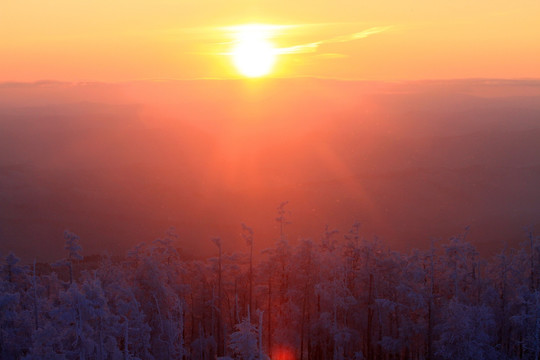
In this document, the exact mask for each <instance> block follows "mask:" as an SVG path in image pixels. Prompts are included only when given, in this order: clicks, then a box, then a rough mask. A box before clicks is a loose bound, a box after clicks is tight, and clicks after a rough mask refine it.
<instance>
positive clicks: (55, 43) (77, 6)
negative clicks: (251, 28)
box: [0, 0, 540, 82]
mask: <svg viewBox="0 0 540 360" xmlns="http://www.w3.org/2000/svg"><path fill="white" fill-rule="evenodd" d="M539 21H540V2H538V1H536V0H517V1H507V0H504V1H502V0H489V1H488V0H478V1H468V0H456V1H432V0H430V1H427V0H420V1H414V2H411V1H397V0H382V1H357V0H354V1H353V0H336V1H313V0H309V1H308V0H297V1H284V0H272V1H270V0H268V1H254V0H250V1H247V0H230V1H222V0H202V1H185V0H184V1H172V0H167V1H165V0H155V1H151V2H149V1H142V0H117V1H108V0H107V1H105V0H94V1H88V0H84V1H83V0H53V1H42V0H20V1H12V0H6V1H2V2H0V38H1V41H0V81H4V82H5V81H21V82H32V81H40V80H59V81H109V82H116V81H133V80H154V79H199V78H217V79H230V78H238V77H242V74H241V73H239V71H238V69H237V68H235V66H234V64H233V61H232V57H231V54H230V52H231V49H232V47H233V46H234V41H235V35H234V32H231V29H232V28H234V27H235V26H239V25H243V24H262V25H264V26H268V28H270V29H272V30H271V31H270V32H269V34H268V40H269V41H270V42H271V43H272V45H273V46H275V47H276V49H278V50H279V51H278V55H277V58H276V61H275V64H274V65H273V67H272V71H271V72H270V74H268V76H271V77H280V78H289V77H321V78H337V79H344V80H382V81H397V80H424V79H456V78H457V79H462V78H506V79H516V78H520V79H521V78H538V77H540V67H539V66H538V64H539V63H540V27H538V23H539Z"/></svg>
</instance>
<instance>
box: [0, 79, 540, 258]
mask: <svg viewBox="0 0 540 360" xmlns="http://www.w3.org/2000/svg"><path fill="white" fill-rule="evenodd" d="M539 96H540V82H538V81H532V80H531V81H508V80H490V81H487V80H461V81H423V82H400V83H397V82H393V83H388V82H386V83H383V82H360V81H337V80H321V79H313V78H304V79H275V80H264V81H262V80H255V81H244V80H228V81H225V80H197V81H165V82H134V83H114V84H113V83H62V82H39V83H4V84H2V86H1V87H0V198H1V202H0V237H1V239H2V241H1V243H0V246H1V249H0V251H2V252H3V253H5V251H7V250H13V251H15V252H16V253H17V254H19V256H21V255H22V256H23V257H24V258H27V259H31V258H34V257H37V258H38V259H42V260H51V259H55V258H57V257H58V256H59V255H58V253H59V252H61V251H62V249H63V245H62V243H63V241H64V239H63V238H62V233H63V231H64V230H65V229H70V230H72V231H76V232H77V233H78V234H79V235H80V236H81V238H82V239H83V240H82V241H83V244H84V249H85V253H87V254H91V253H99V252H102V251H104V250H107V251H109V252H113V253H120V254H122V253H124V252H125V250H127V249H128V248H130V247H132V246H134V245H135V244H137V243H139V242H141V241H151V240H153V239H155V238H158V237H160V236H162V235H163V234H164V232H165V231H166V230H167V229H168V228H169V227H170V226H174V227H175V228H176V231H177V233H178V234H179V235H180V247H181V248H182V249H183V251H184V252H185V253H187V254H189V255H191V256H199V255H201V254H202V255H208V253H209V251H210V250H209V249H211V242H210V238H211V237H212V236H220V237H222V239H223V243H224V247H225V248H226V249H229V250H233V249H242V248H243V247H244V246H245V245H244V243H243V241H242V240H241V237H240V232H241V223H246V224H248V225H250V226H251V227H252V228H253V229H254V231H255V236H256V238H257V242H256V243H255V244H256V248H257V249H258V250H261V249H263V248H264V247H266V246H270V245H271V244H273V242H274V241H275V240H276V239H277V238H278V236H279V229H278V228H277V223H276V221H275V217H276V216H277V215H276V214H277V210H276V208H277V206H278V205H279V204H280V203H281V202H282V201H289V204H288V205H287V211H289V212H290V213H289V219H290V221H291V224H290V225H288V227H287V236H288V239H289V240H290V241H293V242H295V241H296V240H297V239H298V238H300V237H304V238H306V237H311V238H313V239H319V238H320V237H321V236H322V234H323V232H324V228H325V225H328V226H329V228H330V229H334V228H336V229H339V230H341V231H342V232H346V231H348V229H349V228H350V226H351V225H352V224H353V223H354V222H355V221H359V222H360V223H361V224H362V227H361V229H362V234H363V235H364V236H366V237H368V238H372V237H373V236H379V237H381V238H382V239H384V240H385V241H386V242H387V243H388V244H389V245H391V246H392V247H394V248H398V249H404V250H406V249H410V248H413V247H425V246H426V245H427V244H428V243H429V241H430V239H431V238H432V237H434V238H443V239H446V238H448V237H449V236H451V235H454V234H457V233H460V232H462V230H463V228H465V227H466V226H469V225H470V226H471V231H470V234H469V238H468V239H469V241H471V242H473V243H475V244H476V245H477V246H479V247H480V248H481V249H484V250H488V251H489V250H499V249H500V248H501V247H502V246H504V244H505V243H507V244H517V243H519V242H521V241H522V240H524V239H525V237H524V231H523V227H524V226H526V225H535V224H536V225H538V214H539V210H540V209H539V204H540V189H539V188H538V184H539V183H540V142H539V141H538V139H540V124H539V122H538V119H539V118H540V101H539V99H540V98H539Z"/></svg>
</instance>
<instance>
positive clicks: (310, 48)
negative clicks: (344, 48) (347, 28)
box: [278, 26, 391, 54]
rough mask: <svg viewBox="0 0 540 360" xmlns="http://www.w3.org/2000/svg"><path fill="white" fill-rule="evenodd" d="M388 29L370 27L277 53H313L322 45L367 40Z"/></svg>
mask: <svg viewBox="0 0 540 360" xmlns="http://www.w3.org/2000/svg"><path fill="white" fill-rule="evenodd" d="M390 28H391V26H375V27H371V28H369V29H366V30H363V31H359V32H355V33H352V34H347V35H340V36H335V37H333V38H330V39H325V40H319V41H315V42H311V43H307V44H301V45H295V46H290V47H286V48H280V49H278V51H279V53H280V54H306V53H314V52H316V51H317V50H318V48H319V47H320V46H321V45H324V44H335V43H344V42H349V41H354V40H358V39H364V38H367V37H368V36H371V35H375V34H379V33H382V32H385V31H388V30H389V29H390Z"/></svg>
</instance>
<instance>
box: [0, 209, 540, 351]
mask: <svg viewBox="0 0 540 360" xmlns="http://www.w3.org/2000/svg"><path fill="white" fill-rule="evenodd" d="M284 204H285V203H283V204H282V206H280V207H279V208H278V217H277V221H278V223H279V224H278V225H279V229H280V234H279V235H278V236H276V237H277V239H276V242H275V245H274V246H273V247H271V248H268V249H266V250H264V251H263V252H262V253H261V254H258V253H257V254H254V252H253V244H254V242H256V241H257V237H256V233H255V234H254V232H253V230H252V229H251V228H250V227H248V226H246V225H242V227H241V229H240V231H241V234H242V236H243V238H244V240H245V245H246V246H245V248H244V249H242V250H241V251H238V252H236V253H232V254H230V253H224V252H222V242H223V241H225V240H224V239H219V238H214V239H212V241H213V243H214V245H215V247H214V249H215V254H216V256H214V257H211V258H208V259H187V258H183V256H182V255H181V254H182V252H181V249H178V248H177V247H176V246H175V243H176V242H177V240H178V236H177V235H176V234H175V232H174V230H173V229H170V230H169V231H167V232H166V235H165V236H164V237H163V238H162V239H157V240H155V241H153V242H152V243H150V244H146V243H143V244H140V245H138V246H136V247H134V248H133V249H131V250H130V251H129V252H128V253H127V255H126V256H125V257H117V256H107V255H99V256H97V255H92V256H88V257H86V258H83V251H82V249H83V247H84V241H83V239H79V237H78V236H77V235H76V234H74V233H72V232H69V231H66V232H65V234H64V237H65V251H64V255H65V256H64V259H61V260H59V261H57V262H56V263H53V264H43V263H38V264H36V263H35V262H34V263H33V264H30V265H21V261H20V260H19V259H18V258H17V257H16V256H15V255H14V254H13V253H9V254H7V256H4V261H3V264H2V268H1V280H0V281H1V282H0V287H1V295H0V309H1V311H0V349H1V353H0V354H1V359H4V360H8V359H99V360H105V359H111V360H112V359H124V360H127V359H201V360H203V359H216V358H217V359H241V360H255V359H282V360H292V359H300V360H301V359H321V360H322V359H368V360H372V359H388V360H390V359H396V360H397V359H400V360H401V359H464V360H465V359H475V360H480V359H538V358H539V355H540V237H538V236H536V235H535V234H534V233H533V231H532V230H530V231H527V232H525V233H524V237H523V242H522V244H521V246H520V247H518V248H517V249H510V248H506V249H502V250H501V251H500V252H499V253H498V254H497V255H496V256H493V257H491V258H485V257H483V256H481V255H480V254H479V253H478V252H477V251H476V250H475V247H474V246H473V245H471V244H470V243H468V242H467V232H468V228H466V229H464V231H463V233H462V234H459V235H457V236H455V237H452V238H450V239H447V240H441V239H434V240H432V242H431V244H432V245H431V247H430V248H429V249H425V250H414V251H411V252H410V253H407V254H405V253H399V252H396V251H392V250H391V249H389V248H388V247H387V246H385V244H384V243H383V242H382V241H380V240H378V239H377V238H375V239H366V238H364V237H363V235H362V228H361V225H360V224H359V223H356V224H354V225H353V226H352V227H351V229H350V230H349V231H346V232H338V231H336V230H332V229H329V228H328V227H327V228H326V231H325V232H324V233H323V234H321V237H320V239H317V240H312V239H302V240H297V241H294V242H293V241H288V239H287V231H286V230H287V229H286V225H287V224H288V221H287V219H286V212H285V210H284ZM209 241H210V240H209ZM59 250H60V249H59ZM4 255H5V254H4Z"/></svg>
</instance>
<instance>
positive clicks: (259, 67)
mask: <svg viewBox="0 0 540 360" xmlns="http://www.w3.org/2000/svg"><path fill="white" fill-rule="evenodd" d="M235 30H236V31H235V41H234V47H233V49H232V51H231V57H232V61H233V63H234V65H235V66H236V69H237V70H238V72H240V73H241V74H242V75H244V76H247V77H252V78H255V77H261V76H264V75H268V74H269V73H270V72H271V71H272V68H273V67H274V64H275V62H276V57H277V50H276V48H275V47H274V45H273V44H272V43H271V42H270V40H268V38H269V37H270V34H269V31H268V28H267V27H265V26H264V25H243V26H237V27H235Z"/></svg>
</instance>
